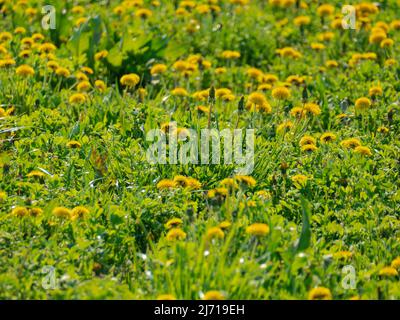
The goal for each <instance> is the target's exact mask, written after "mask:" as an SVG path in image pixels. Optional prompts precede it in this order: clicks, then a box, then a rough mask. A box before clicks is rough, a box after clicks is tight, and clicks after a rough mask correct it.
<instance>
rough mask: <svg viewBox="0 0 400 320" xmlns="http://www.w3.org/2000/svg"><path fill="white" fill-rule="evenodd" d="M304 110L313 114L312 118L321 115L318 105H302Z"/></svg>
mask: <svg viewBox="0 0 400 320" xmlns="http://www.w3.org/2000/svg"><path fill="white" fill-rule="evenodd" d="M304 110H306V111H307V112H309V113H311V114H313V115H314V116H317V115H319V114H321V108H320V107H319V105H317V104H316V103H312V102H309V103H306V104H305V105H304Z"/></svg>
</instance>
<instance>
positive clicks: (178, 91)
mask: <svg viewBox="0 0 400 320" xmlns="http://www.w3.org/2000/svg"><path fill="white" fill-rule="evenodd" d="M171 94H172V95H173V96H177V97H187V96H188V95H189V93H188V92H187V90H186V89H184V88H175V89H174V90H172V91H171Z"/></svg>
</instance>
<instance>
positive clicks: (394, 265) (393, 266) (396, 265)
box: [390, 257, 400, 270]
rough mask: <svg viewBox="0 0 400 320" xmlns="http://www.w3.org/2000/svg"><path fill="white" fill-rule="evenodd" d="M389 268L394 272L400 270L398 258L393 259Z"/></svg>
mask: <svg viewBox="0 0 400 320" xmlns="http://www.w3.org/2000/svg"><path fill="white" fill-rule="evenodd" d="M390 266H391V267H392V268H394V269H396V270H400V257H397V258H396V259H394V260H393V261H392V263H391V265H390Z"/></svg>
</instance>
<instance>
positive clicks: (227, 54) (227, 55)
mask: <svg viewBox="0 0 400 320" xmlns="http://www.w3.org/2000/svg"><path fill="white" fill-rule="evenodd" d="M222 57H223V58H224V59H227V60H233V59H239V58H240V52H238V51H231V50H226V51H223V52H222Z"/></svg>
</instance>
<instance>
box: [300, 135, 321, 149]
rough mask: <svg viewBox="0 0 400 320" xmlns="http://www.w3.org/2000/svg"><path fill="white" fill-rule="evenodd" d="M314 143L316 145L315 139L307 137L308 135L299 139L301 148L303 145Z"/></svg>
mask: <svg viewBox="0 0 400 320" xmlns="http://www.w3.org/2000/svg"><path fill="white" fill-rule="evenodd" d="M316 143H317V141H316V140H315V138H314V137H312V136H309V135H305V136H303V137H302V138H301V139H300V146H301V147H302V146H305V145H308V144H313V145H315V144H316Z"/></svg>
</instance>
